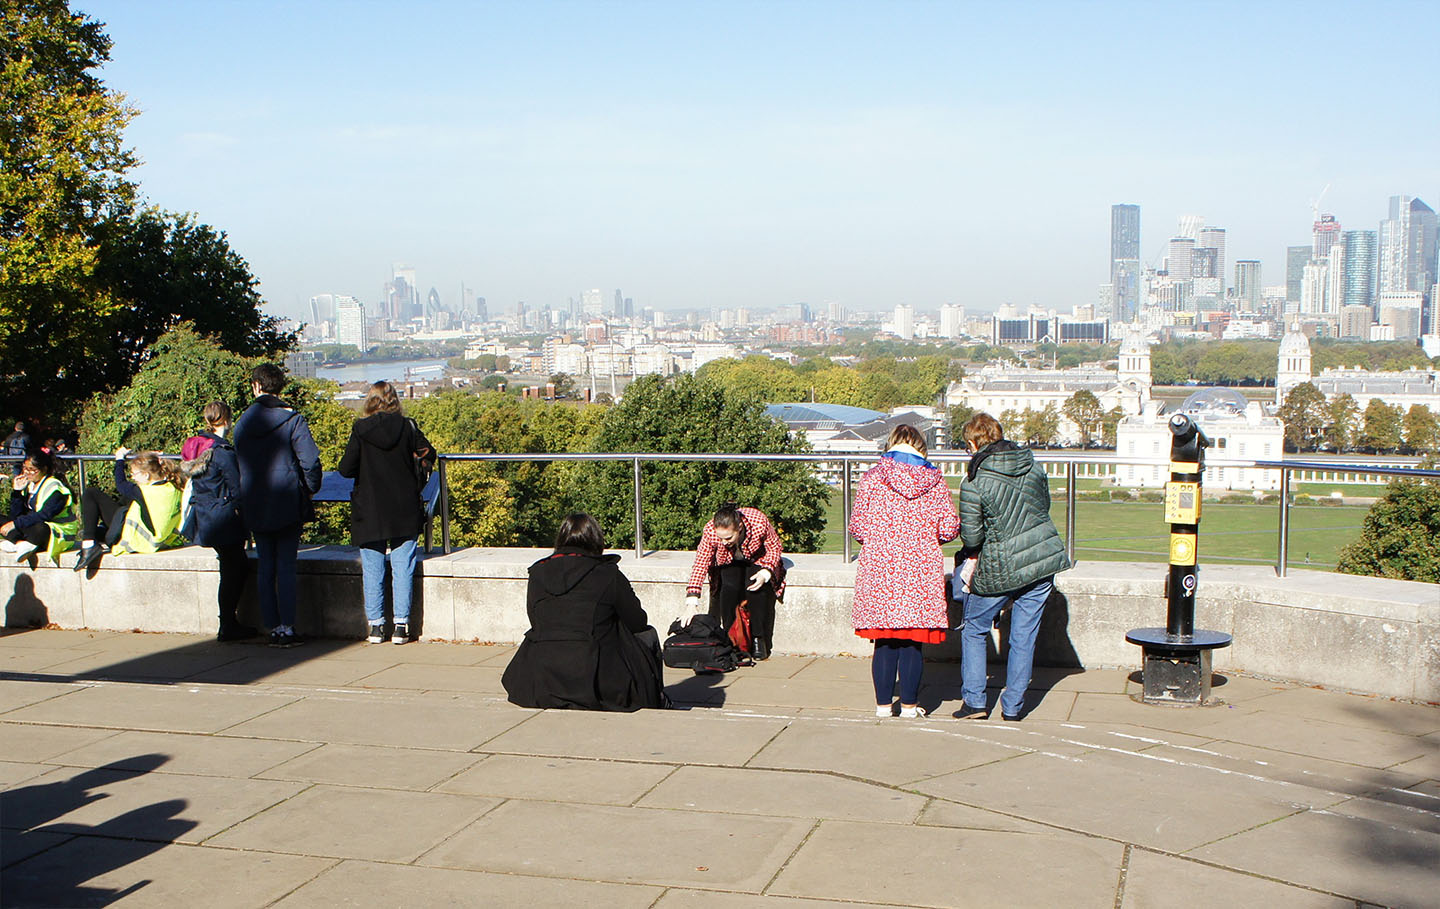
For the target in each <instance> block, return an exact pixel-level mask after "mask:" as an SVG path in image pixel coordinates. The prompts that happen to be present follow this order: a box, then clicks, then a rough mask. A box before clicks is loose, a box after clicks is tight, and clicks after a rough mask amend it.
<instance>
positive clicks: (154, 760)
mask: <svg viewBox="0 0 1440 909" xmlns="http://www.w3.org/2000/svg"><path fill="white" fill-rule="evenodd" d="M168 760H169V757H168V756H167V755H163V754H146V755H139V756H137V757H135V758H129V759H126V760H124V761H117V762H114V763H111V764H107V765H105V766H104V767H96V768H93V769H90V770H84V771H82V772H80V773H77V774H76V775H74V776H72V777H70V778H68V779H65V780H59V781H56V782H50V783H35V784H33V785H30V786H20V787H17V788H14V789H8V790H5V791H4V792H0V818H3V820H0V825H3V826H4V827H5V828H6V833H7V837H6V839H7V841H8V842H7V847H6V850H5V853H6V856H7V857H8V856H17V857H18V858H17V859H16V860H15V861H14V862H10V861H9V859H8V858H0V865H3V866H4V890H3V893H0V905H4V906H108V905H110V904H111V903H114V902H117V901H119V900H121V899H124V898H125V897H127V896H129V895H131V894H133V893H135V892H136V891H138V890H141V889H143V888H144V887H146V886H148V885H149V884H150V883H151V882H150V881H149V880H137V881H134V882H133V883H130V884H128V885H127V886H124V887H121V888H110V887H93V886H84V883H85V882H86V881H89V880H92V879H94V878H97V877H101V876H104V875H107V874H110V873H112V872H114V871H116V870H118V869H120V868H123V867H125V866H126V865H129V864H131V863H133V862H137V861H139V860H141V859H143V858H145V857H146V856H148V855H150V854H152V853H154V852H157V851H159V850H160V849H163V848H164V847H165V845H166V844H168V843H173V842H174V841H175V840H177V839H178V838H179V837H181V836H182V835H184V834H185V833H187V832H189V831H190V830H193V829H194V828H195V827H196V826H198V824H199V822H198V821H192V820H186V819H182V818H180V817H179V816H178V815H179V814H180V813H181V812H182V811H184V810H185V808H186V807H187V806H188V804H189V803H188V802H186V801H185V800H183V799H169V800H166V801H163V802H157V803H155V804H152V805H146V806H144V807H141V808H136V809H134V810H132V811H127V812H124V813H123V814H119V815H116V816H115V817H112V818H109V819H107V820H105V821H102V822H101V823H99V824H95V825H93V826H90V825H86V824H78V823H74V822H67V821H65V820H64V818H65V817H66V816H67V815H69V814H70V813H71V812H74V811H76V810H79V809H81V808H84V807H85V806H87V805H91V804H94V803H96V802H99V801H101V800H103V799H105V798H106V797H107V794H106V793H103V792H98V791H96V790H97V789H98V788H100V787H102V786H109V785H113V784H115V783H117V782H123V781H124V780H126V779H133V778H135V777H137V776H141V775H143V774H146V773H149V772H151V771H153V770H154V769H156V768H157V767H159V766H160V765H162V764H164V763H165V762H166V761H168ZM122 767H123V768H124V769H122ZM67 837H68V838H67Z"/></svg>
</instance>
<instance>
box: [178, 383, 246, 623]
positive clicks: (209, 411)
mask: <svg viewBox="0 0 1440 909" xmlns="http://www.w3.org/2000/svg"><path fill="white" fill-rule="evenodd" d="M201 416H203V417H204V418H205V426H206V429H205V431H203V432H201V433H199V434H197V435H193V436H191V437H190V438H188V439H186V440H185V444H184V445H182V446H181V447H180V457H181V458H182V460H181V462H180V473H181V475H182V476H184V477H185V478H186V480H188V486H187V487H186V496H187V499H186V508H185V517H184V522H183V523H182V524H181V525H180V535H181V536H183V537H185V539H187V540H189V541H190V542H192V543H195V544H198V545H200V546H209V547H210V548H211V549H213V550H215V557H216V559H218V560H219V562H220V585H219V588H218V590H217V592H216V599H217V601H218V605H219V607H220V634H219V635H218V636H217V637H218V638H219V640H221V641H243V640H245V639H246V638H253V637H254V636H255V634H256V631H255V629H254V628H252V627H250V626H249V625H246V624H244V623H243V622H241V621H240V619H239V618H238V617H237V616H236V614H235V610H236V608H237V607H238V606H239V605H240V595H241V594H242V593H244V591H245V578H246V576H247V575H248V574H249V573H250V558H249V556H247V555H246V554H245V541H246V540H248V539H249V538H250V535H249V534H248V533H246V531H245V520H244V518H242V517H241V515H240V463H239V461H237V460H236V458H235V447H234V446H233V445H231V444H230V442H229V440H227V439H226V438H225V435H226V433H228V432H229V431H230V422H231V419H232V415H231V411H230V405H229V404H226V403H225V402H224V401H211V402H210V403H209V404H206V405H205V410H204V411H202V413H201Z"/></svg>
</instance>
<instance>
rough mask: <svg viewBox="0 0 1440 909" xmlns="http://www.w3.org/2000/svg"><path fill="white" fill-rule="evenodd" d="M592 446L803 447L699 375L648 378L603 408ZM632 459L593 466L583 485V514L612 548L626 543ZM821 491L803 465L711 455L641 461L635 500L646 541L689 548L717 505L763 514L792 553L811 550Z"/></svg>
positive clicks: (825, 494)
mask: <svg viewBox="0 0 1440 909" xmlns="http://www.w3.org/2000/svg"><path fill="white" fill-rule="evenodd" d="M594 450H595V451H602V452H603V451H610V452H675V453H729V452H734V453H742V452H743V453H798V452H803V451H808V450H809V445H808V444H807V443H805V442H804V441H803V440H796V439H792V438H790V436H789V434H788V433H787V432H786V430H785V427H784V425H783V424H781V423H780V422H778V421H776V420H774V419H772V418H771V417H769V416H767V415H766V414H765V410H764V405H763V404H762V403H761V402H760V400H759V399H757V398H755V397H753V396H743V395H740V394H737V393H735V392H733V391H731V390H730V389H728V388H726V387H724V386H723V385H721V384H720V383H718V382H716V381H714V380H712V379H707V378H704V377H701V376H688V375H686V376H679V377H676V378H674V379H671V380H668V381H667V380H665V379H662V378H660V377H658V376H647V377H645V378H642V379H638V380H636V381H635V382H634V383H633V384H631V385H630V387H629V388H628V389H626V391H625V397H624V399H623V400H622V401H621V402H620V403H619V404H617V405H616V406H614V407H612V408H609V409H608V411H607V412H606V414H605V418H604V424H603V426H602V428H601V430H600V433H599V435H598V437H597V438H596V440H595V448H594ZM632 469H633V468H632V462H628V461H622V462H608V463H601V464H597V465H593V466H592V467H591V468H590V469H589V471H588V472H587V474H588V482H587V483H586V485H585V487H584V501H585V503H586V510H588V511H589V512H590V513H591V514H593V515H594V516H595V517H596V518H597V519H598V520H599V521H600V522H601V526H603V527H604V528H605V532H606V536H607V537H608V539H609V541H610V545H611V546H616V547H624V546H633V545H634V542H635V540H634V529H633V521H632V509H633V487H632V480H631V477H632ZM828 498H829V491H828V490H827V489H826V487H825V485H824V484H823V483H821V482H820V481H819V480H817V479H816V478H815V477H814V475H813V474H812V473H811V468H810V466H809V465H808V464H804V463H793V462H773V461H772V462H743V461H709V462H683V463H666V464H653V463H652V464H647V465H645V466H644V467H643V468H642V481H641V501H642V505H643V509H644V524H643V527H642V530H643V532H644V535H645V545H646V546H648V547H650V548H654V549H689V548H692V547H694V546H695V544H696V543H697V542H698V541H699V539H700V531H701V528H702V527H703V526H704V524H705V521H706V520H707V519H708V518H709V516H710V515H711V514H713V513H714V511H715V509H716V508H718V507H719V506H720V505H722V504H724V503H725V502H736V503H739V504H742V505H752V506H754V507H756V508H759V509H760V510H761V511H763V512H765V513H766V514H767V515H769V517H770V519H771V521H773V522H774V524H775V527H776V529H777V530H778V531H779V533H780V537H781V539H782V540H783V541H784V544H785V547H786V549H788V550H791V551H794V552H814V551H816V550H818V549H819V547H820V543H821V540H822V536H823V531H824V522H825V514H824V510H825V503H826V501H827V500H828Z"/></svg>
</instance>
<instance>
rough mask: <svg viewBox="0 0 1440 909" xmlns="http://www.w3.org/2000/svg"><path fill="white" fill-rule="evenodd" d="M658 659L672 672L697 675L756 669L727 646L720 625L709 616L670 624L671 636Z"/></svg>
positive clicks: (732, 645) (735, 649) (748, 659)
mask: <svg viewBox="0 0 1440 909" xmlns="http://www.w3.org/2000/svg"><path fill="white" fill-rule="evenodd" d="M660 656H661V659H662V660H664V662H665V665H666V666H669V667H671V668H672V669H693V670H695V671H696V672H731V671H733V670H735V669H738V668H739V667H741V666H753V665H755V663H754V661H753V660H751V659H750V658H749V657H748V656H747V655H746V654H745V653H744V652H743V651H741V650H740V649H739V648H737V647H736V646H735V645H734V644H732V643H730V639H729V638H728V637H726V636H725V632H724V631H723V630H721V628H720V623H719V622H717V621H716V620H715V619H714V618H713V617H712V616H708V615H697V616H695V617H694V618H692V619H691V620H690V621H689V622H688V623H687V624H685V625H684V626H682V625H681V624H680V620H679V619H676V620H675V621H674V622H673V623H671V625H670V636H669V637H667V638H666V639H665V644H664V646H662V647H661V649H660Z"/></svg>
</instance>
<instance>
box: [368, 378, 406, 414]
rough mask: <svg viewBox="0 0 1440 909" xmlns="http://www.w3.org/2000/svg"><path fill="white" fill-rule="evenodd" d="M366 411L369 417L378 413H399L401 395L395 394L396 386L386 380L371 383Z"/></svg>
mask: <svg viewBox="0 0 1440 909" xmlns="http://www.w3.org/2000/svg"><path fill="white" fill-rule="evenodd" d="M364 412H365V416H367V417H369V416H373V415H374V414H377V413H399V412H400V396H399V395H397V394H395V386H394V385H391V384H390V383H389V382H384V381H381V382H376V383H375V384H374V385H371V386H370V390H369V391H368V392H366V394H365V409H364Z"/></svg>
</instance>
